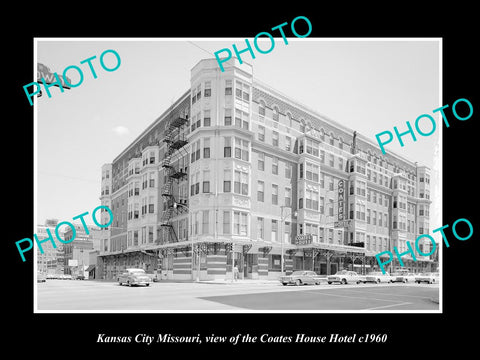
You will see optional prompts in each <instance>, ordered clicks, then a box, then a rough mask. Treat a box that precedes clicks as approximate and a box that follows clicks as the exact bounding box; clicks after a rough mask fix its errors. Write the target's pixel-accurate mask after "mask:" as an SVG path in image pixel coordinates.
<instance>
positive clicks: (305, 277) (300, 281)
mask: <svg viewBox="0 0 480 360" xmlns="http://www.w3.org/2000/svg"><path fill="white" fill-rule="evenodd" d="M321 281H322V277H320V276H318V275H317V273H316V272H314V271H307V270H302V271H294V272H293V273H292V274H291V275H288V276H282V277H281V278H280V282H281V283H282V284H283V285H288V284H292V285H297V286H299V285H307V284H315V285H320V282H321Z"/></svg>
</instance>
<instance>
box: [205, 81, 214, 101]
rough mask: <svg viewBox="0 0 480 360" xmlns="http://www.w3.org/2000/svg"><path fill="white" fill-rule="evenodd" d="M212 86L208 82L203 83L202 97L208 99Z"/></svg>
mask: <svg viewBox="0 0 480 360" xmlns="http://www.w3.org/2000/svg"><path fill="white" fill-rule="evenodd" d="M211 86H212V84H211V82H210V81H205V84H204V90H203V96H204V97H210V96H211V95H212V88H211Z"/></svg>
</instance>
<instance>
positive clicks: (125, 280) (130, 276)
mask: <svg viewBox="0 0 480 360" xmlns="http://www.w3.org/2000/svg"><path fill="white" fill-rule="evenodd" d="M151 282H152V279H151V278H150V276H148V275H147V274H146V273H145V270H143V269H135V268H131V269H125V272H124V273H122V274H121V275H120V276H119V277H118V284H119V285H124V284H126V285H128V286H133V285H145V286H150V283H151Z"/></svg>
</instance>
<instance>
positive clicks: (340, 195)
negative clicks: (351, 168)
mask: <svg viewBox="0 0 480 360" xmlns="http://www.w3.org/2000/svg"><path fill="white" fill-rule="evenodd" d="M344 201H345V180H343V179H340V180H338V221H343V220H345V218H344V216H343V208H344Z"/></svg>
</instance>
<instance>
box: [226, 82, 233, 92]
mask: <svg viewBox="0 0 480 360" xmlns="http://www.w3.org/2000/svg"><path fill="white" fill-rule="evenodd" d="M225 95H232V80H225Z"/></svg>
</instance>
